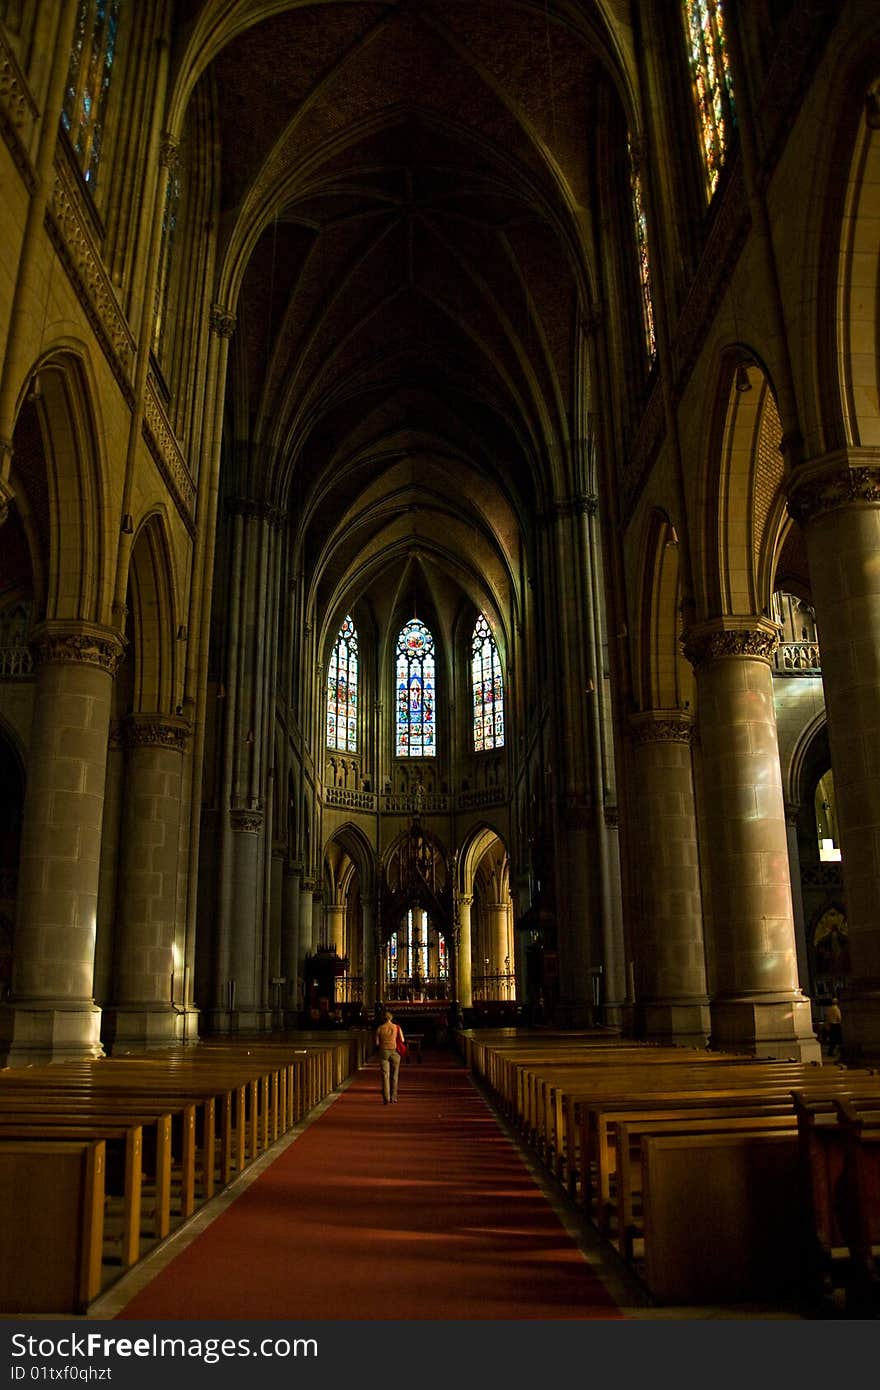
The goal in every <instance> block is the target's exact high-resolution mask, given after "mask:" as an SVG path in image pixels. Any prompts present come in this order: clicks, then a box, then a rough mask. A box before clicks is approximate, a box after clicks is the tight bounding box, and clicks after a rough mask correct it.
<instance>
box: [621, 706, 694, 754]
mask: <svg viewBox="0 0 880 1390" xmlns="http://www.w3.org/2000/svg"><path fill="white" fill-rule="evenodd" d="M629 733H630V738H631V739H632V741H633V743H635V744H637V745H644V744H651V743H684V744H687V745H688V746H690V745H692V744H693V741H694V721H693V716H692V715H690V714H687V713H685V711H684V710H643V711H642V712H640V713H639V714H632V715H630V718H629Z"/></svg>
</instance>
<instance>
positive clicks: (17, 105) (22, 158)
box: [0, 31, 39, 196]
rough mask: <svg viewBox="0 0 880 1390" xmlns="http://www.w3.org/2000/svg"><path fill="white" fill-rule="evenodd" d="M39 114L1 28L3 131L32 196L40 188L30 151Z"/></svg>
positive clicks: (0, 114)
mask: <svg viewBox="0 0 880 1390" xmlns="http://www.w3.org/2000/svg"><path fill="white" fill-rule="evenodd" d="M38 115H39V111H38V108H37V104H36V102H35V101H34V99H33V97H32V96H31V93H30V89H29V87H28V84H27V81H26V79H25V77H24V75H23V73H22V71H21V68H20V67H19V66H18V60H17V58H16V56H15V54H14V52H13V51H12V49H11V48H10V46H9V44H8V43H7V42H6V39H5V37H4V35H3V33H2V31H0V133H2V135H3V139H4V141H5V142H6V145H7V147H8V149H9V153H10V154H11V155H12V159H13V161H14V163H15V166H16V168H17V169H18V172H19V173H20V174H21V177H22V180H23V182H24V184H25V187H26V188H27V191H28V193H30V194H31V196H33V194H34V193H35V192H36V189H37V176H36V174H35V172H34V166H33V164H32V163H31V159H30V155H29V153H28V151H29V149H30V148H31V143H32V140H33V134H34V127H35V124H36V120H37V116H38Z"/></svg>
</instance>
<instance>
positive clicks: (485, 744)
mask: <svg viewBox="0 0 880 1390" xmlns="http://www.w3.org/2000/svg"><path fill="white" fill-rule="evenodd" d="M471 675H472V689H473V693H474V752H475V753H483V752H485V751H487V750H488V749H492V748H503V747H504V682H503V680H502V676H501V662H500V660H499V657H498V648H497V646H496V645H495V638H494V637H493V636H492V632H491V629H490V627H489V624H488V622H487V621H486V616H485V614H483V613H481V614H480V616H479V618H478V619H477V621H476V624H475V626H474V635H473V639H472V641H471Z"/></svg>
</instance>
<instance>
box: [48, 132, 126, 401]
mask: <svg viewBox="0 0 880 1390" xmlns="http://www.w3.org/2000/svg"><path fill="white" fill-rule="evenodd" d="M72 178H73V175H72V173H71V172H70V171H69V170H68V168H67V167H66V161H65V160H64V159H63V158H62V157H60V156H59V157H58V158H57V159H56V162H55V177H54V180H53V183H52V189H51V192H50V195H49V203H48V206H47V208H46V227H47V230H48V233H49V236H50V238H51V240H52V243H53V245H54V247H55V249H56V251H57V252H58V255H59V257H60V258H61V261H62V264H63V265H64V268H65V271H66V272H67V276H68V279H69V280H70V282H71V284H72V285H73V288H74V290H75V291H76V294H77V297H78V299H79V301H80V303H81V304H82V306H83V308H84V309H85V311H86V314H87V315H88V318H89V321H90V323H91V325H92V327H93V329H94V330H95V334H96V336H97V338H98V341H99V342H100V344H101V347H102V349H103V351H104V354H105V356H106V358H107V361H108V362H109V364H110V367H111V369H112V371H113V375H114V376H115V377H116V380H117V381H118V382H119V385H120V387H121V389H122V392H123V395H124V396H125V399H126V401H127V403H128V404H129V405H133V403H134V393H133V391H132V387H131V380H130V372H131V365H132V362H133V359H134V346H135V345H134V337H133V335H132V332H131V329H130V328H129V326H128V323H127V322H126V319H125V316H124V314H123V312H122V310H121V308H120V307H119V303H118V301H117V299H116V295H115V293H114V290H113V286H112V284H111V283H110V278H109V276H108V275H107V272H106V270H105V269H104V266H103V264H102V261H101V257H100V254H99V252H98V249H97V247H96V246H95V244H94V241H93V238H92V236H91V235H90V233H89V231H88V230H87V227H86V219H85V217H84V215H83V214H82V213H81V212H80V209H79V207H78V201H79V200H78V195H77V193H76V191H75V189H74V187H73V186H72Z"/></svg>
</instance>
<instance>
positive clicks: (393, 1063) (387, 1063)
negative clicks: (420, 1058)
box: [376, 1009, 406, 1105]
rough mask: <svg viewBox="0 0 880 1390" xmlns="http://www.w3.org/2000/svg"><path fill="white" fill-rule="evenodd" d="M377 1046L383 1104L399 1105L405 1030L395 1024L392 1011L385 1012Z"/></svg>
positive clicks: (377, 1033)
mask: <svg viewBox="0 0 880 1390" xmlns="http://www.w3.org/2000/svg"><path fill="white" fill-rule="evenodd" d="M376 1046H377V1047H378V1049H379V1065H380V1067H381V1068H382V1104H383V1105H396V1104H397V1082H398V1080H399V1078H400V1057H401V1052H400V1051H399V1049H402V1048H404V1047H405V1046H406V1043H405V1042H404V1037H403V1029H402V1028H401V1026H400V1024H399V1023H395V1022H394V1015H393V1014H392V1012H391V1010H390V1009H386V1010H385V1018H384V1022H382V1023H380V1024H379V1027H378V1028H377V1029H376Z"/></svg>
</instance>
